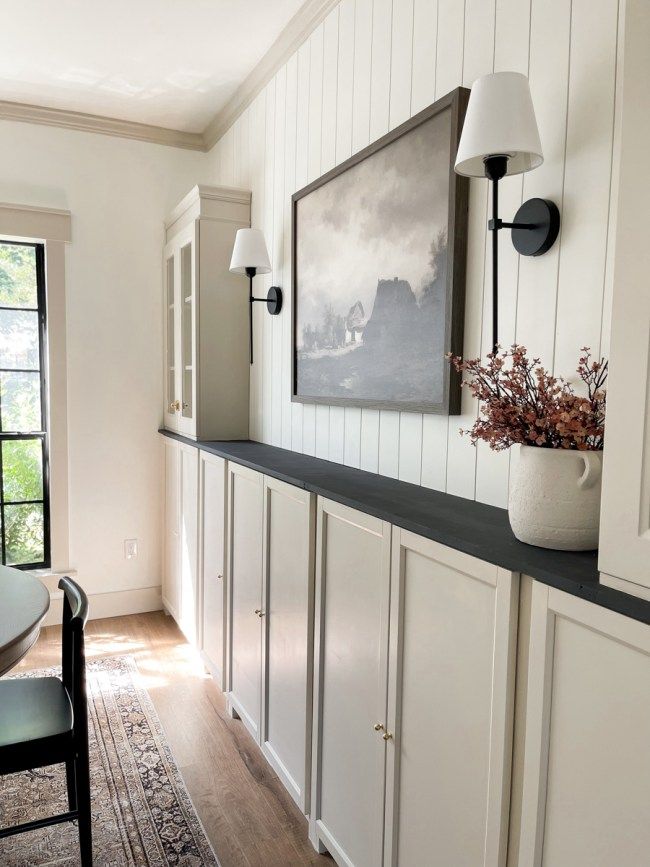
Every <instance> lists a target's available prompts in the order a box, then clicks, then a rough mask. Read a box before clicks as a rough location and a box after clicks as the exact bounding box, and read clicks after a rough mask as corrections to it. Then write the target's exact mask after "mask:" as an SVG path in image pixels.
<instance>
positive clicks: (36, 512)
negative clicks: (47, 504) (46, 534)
mask: <svg viewBox="0 0 650 867" xmlns="http://www.w3.org/2000/svg"><path fill="white" fill-rule="evenodd" d="M4 513H5V542H6V551H7V565H8V566H21V565H23V564H25V563H42V562H43V560H44V559H45V548H44V545H43V528H44V520H43V504H42V503H37V504H33V505H32V504H30V505H28V506H5V509H4Z"/></svg>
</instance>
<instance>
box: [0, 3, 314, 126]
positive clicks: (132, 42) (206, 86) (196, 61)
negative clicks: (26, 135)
mask: <svg viewBox="0 0 650 867" xmlns="http://www.w3.org/2000/svg"><path fill="white" fill-rule="evenodd" d="M302 3H303V0H108V2H107V0H102V2H100V0H20V2H18V3H12V4H11V8H10V9H9V8H7V9H5V10H4V11H5V14H4V15H3V16H2V25H1V26H0V100H10V101H12V102H26V103H31V104H33V105H41V106H46V107H48V108H61V109H68V110H72V111H82V112H87V113H90V114H98V115H104V116H106V117H112V118H118V119H120V120H131V121H138V122H140V123H147V124H153V125H156V126H163V127H168V128H170V129H177V130H185V131H187V132H201V131H202V130H203V129H204V128H205V127H206V126H207V124H208V123H209V122H210V120H211V119H212V118H213V117H214V115H215V114H217V112H218V111H219V110H220V109H221V108H222V107H223V106H224V105H225V103H226V102H227V101H228V99H229V98H230V97H231V96H232V94H233V93H234V91H235V90H236V88H237V86H238V85H239V84H241V82H242V81H243V80H244V79H245V78H246V76H247V75H248V73H249V72H251V70H252V69H253V68H254V67H255V66H256V64H257V63H258V61H259V60H261V58H262V57H263V56H264V54H265V53H266V52H267V50H268V49H269V48H270V47H271V45H272V44H273V43H274V42H275V40H276V39H277V38H278V36H279V35H280V33H281V32H282V30H283V29H284V28H285V26H286V25H287V23H288V22H289V20H290V19H291V18H292V17H293V15H295V13H296V12H297V11H298V9H299V8H300V6H301V5H302Z"/></svg>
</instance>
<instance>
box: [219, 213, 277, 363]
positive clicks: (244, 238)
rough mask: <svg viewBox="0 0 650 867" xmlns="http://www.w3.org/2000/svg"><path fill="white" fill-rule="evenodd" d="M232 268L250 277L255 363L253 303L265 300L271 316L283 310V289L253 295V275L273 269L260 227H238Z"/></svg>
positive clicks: (250, 326)
mask: <svg viewBox="0 0 650 867" xmlns="http://www.w3.org/2000/svg"><path fill="white" fill-rule="evenodd" d="M230 270H231V271H232V273H233V274H245V275H246V276H247V277H248V287H249V289H248V301H249V307H248V332H249V340H250V357H251V364H252V363H253V304H254V302H255V301H265V302H266V309H267V310H268V311H269V313H270V314H271V316H277V315H278V313H279V312H280V310H282V289H280V287H279V286H271V288H270V289H269V291H268V293H267V295H266V298H255V297H254V296H253V277H254V276H255V275H256V274H268V273H270V271H271V261H270V259H269V253H268V250H267V249H266V241H265V240H264V234H263V233H262V232H261V231H260V230H259V229H238V230H237V234H236V236H235V245H234V247H233V250H232V258H231V260H230Z"/></svg>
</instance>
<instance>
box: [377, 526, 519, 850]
mask: <svg viewBox="0 0 650 867" xmlns="http://www.w3.org/2000/svg"><path fill="white" fill-rule="evenodd" d="M518 583H519V577H518V576H515V575H513V574H512V573H510V572H506V571H505V570H502V569H499V568H498V567H497V566H493V565H491V564H488V563H484V562H483V561H481V560H477V559H475V558H474V557H469V556H467V555H466V554H462V553H460V552H458V551H454V550H452V549H450V548H447V547H445V546H443V545H439V544H437V543H435V542H432V541H430V540H429V539H424V538H422V537H421V536H417V535H415V534H413V533H409V532H408V531H406V530H401V529H400V528H398V527H395V528H393V548H392V571H391V617H390V656H389V669H390V676H389V691H388V695H389V701H388V727H389V732H390V734H391V735H392V737H391V738H390V740H389V741H388V755H387V776H386V849H385V861H384V863H385V864H386V865H398V864H399V867H421V865H424V864H432V865H433V864H440V865H451V864H453V865H454V867H479V865H490V867H500V865H503V864H505V858H506V849H507V837H508V833H507V832H508V811H509V788H510V760H511V754H512V721H513V698H514V674H515V648H516V628H517V602H518Z"/></svg>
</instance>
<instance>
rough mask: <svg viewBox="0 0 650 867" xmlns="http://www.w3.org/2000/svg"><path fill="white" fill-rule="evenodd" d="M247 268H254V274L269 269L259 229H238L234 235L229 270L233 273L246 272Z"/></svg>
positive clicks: (264, 243)
mask: <svg viewBox="0 0 650 867" xmlns="http://www.w3.org/2000/svg"><path fill="white" fill-rule="evenodd" d="M247 268H255V273H256V274H268V273H269V272H270V271H271V261H270V259H269V253H268V250H267V249H266V241H265V240H264V233H263V232H261V231H260V230H259V229H238V230H237V234H236V236H235V246H234V247H233V250H232V258H231V260H230V270H231V271H232V273H233V274H246V269H247Z"/></svg>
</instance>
